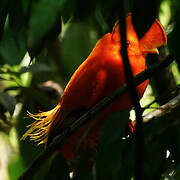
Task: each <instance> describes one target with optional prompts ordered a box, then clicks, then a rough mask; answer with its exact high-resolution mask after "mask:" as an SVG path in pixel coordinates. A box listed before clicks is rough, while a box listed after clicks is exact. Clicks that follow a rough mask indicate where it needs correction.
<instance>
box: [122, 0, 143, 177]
mask: <svg viewBox="0 0 180 180" xmlns="http://www.w3.org/2000/svg"><path fill="white" fill-rule="evenodd" d="M120 12H121V13H120V17H119V26H120V28H121V29H120V31H121V32H120V34H121V50H120V52H121V55H122V59H123V65H124V72H125V76H126V81H127V87H128V91H129V94H130V99H131V102H132V104H133V106H134V110H135V113H136V133H135V135H136V160H135V163H136V164H135V179H136V180H143V179H144V130H143V118H142V113H143V109H142V108H141V105H140V103H139V96H138V93H137V89H136V85H135V82H134V79H133V72H132V69H131V66H130V62H129V57H128V52H127V45H126V44H127V43H126V42H127V39H126V37H127V36H126V21H125V17H126V16H125V8H124V1H121V11H120Z"/></svg>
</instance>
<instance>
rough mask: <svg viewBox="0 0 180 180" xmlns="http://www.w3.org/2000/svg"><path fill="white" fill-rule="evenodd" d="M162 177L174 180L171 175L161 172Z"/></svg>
mask: <svg viewBox="0 0 180 180" xmlns="http://www.w3.org/2000/svg"><path fill="white" fill-rule="evenodd" d="M162 177H164V178H166V179H167V180H175V179H174V178H173V177H172V176H170V175H169V174H163V175H162Z"/></svg>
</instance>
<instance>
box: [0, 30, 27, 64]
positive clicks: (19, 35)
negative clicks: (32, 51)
mask: <svg viewBox="0 0 180 180" xmlns="http://www.w3.org/2000/svg"><path fill="white" fill-rule="evenodd" d="M25 53H26V47H25V32H24V31H21V32H12V31H11V30H10V28H9V27H7V28H6V30H5V32H4V35H3V38H2V41H1V42H0V58H1V61H0V64H9V65H17V64H19V63H20V62H21V60H22V59H23V57H24V55H25Z"/></svg>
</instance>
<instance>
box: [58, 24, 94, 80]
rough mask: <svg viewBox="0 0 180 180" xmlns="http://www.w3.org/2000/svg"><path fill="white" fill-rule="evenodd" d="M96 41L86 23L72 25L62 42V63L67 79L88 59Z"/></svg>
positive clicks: (92, 31)
mask: <svg viewBox="0 0 180 180" xmlns="http://www.w3.org/2000/svg"><path fill="white" fill-rule="evenodd" d="M96 41H97V34H96V32H95V31H94V30H93V29H92V27H91V26H90V24H88V23H87V22H77V23H72V24H70V25H69V26H68V28H67V29H66V31H65V34H64V38H63V41H62V63H63V65H64V68H65V70H66V71H67V72H68V74H69V77H68V78H70V75H72V73H73V72H74V71H75V69H76V68H77V67H78V66H79V65H80V64H81V63H82V62H83V61H84V60H85V59H86V58H87V57H88V55H89V53H90V51H91V50H92V48H93V46H94V45H95V43H96Z"/></svg>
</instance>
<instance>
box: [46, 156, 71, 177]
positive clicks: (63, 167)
mask: <svg viewBox="0 0 180 180" xmlns="http://www.w3.org/2000/svg"><path fill="white" fill-rule="evenodd" d="M49 179H51V180H57V179H67V180H68V179H69V167H68V165H67V163H66V161H65V159H64V157H63V156H62V155H61V153H56V155H55V156H54V157H53V159H52V161H51V165H50V168H49V170H48V171H47V170H46V173H45V179H44V180H49Z"/></svg>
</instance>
